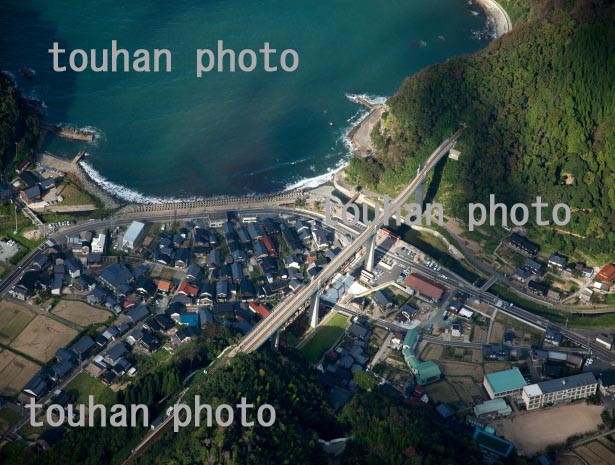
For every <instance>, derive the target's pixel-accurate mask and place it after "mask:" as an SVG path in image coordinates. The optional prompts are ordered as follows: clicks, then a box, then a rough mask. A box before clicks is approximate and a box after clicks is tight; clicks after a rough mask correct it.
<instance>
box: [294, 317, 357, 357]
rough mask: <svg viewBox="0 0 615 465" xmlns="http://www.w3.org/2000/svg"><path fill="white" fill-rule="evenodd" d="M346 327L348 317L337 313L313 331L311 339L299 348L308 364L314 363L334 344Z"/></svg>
mask: <svg viewBox="0 0 615 465" xmlns="http://www.w3.org/2000/svg"><path fill="white" fill-rule="evenodd" d="M347 327H348V317H346V316H344V315H341V314H339V313H337V314H335V315H333V316H332V317H331V318H329V320H328V321H327V322H326V323H325V324H323V325H322V326H319V327H318V328H316V330H315V331H314V334H313V335H312V337H311V338H310V339H309V340H308V341H307V342H306V343H305V345H304V346H303V347H301V349H300V350H301V353H302V354H303V355H305V358H307V359H308V360H309V361H310V363H316V362H318V361H319V360H320V358H321V357H322V356H323V354H324V353H325V352H326V351H327V350H329V349H330V348H331V346H333V344H335V342H336V341H337V340H338V339H339V338H340V337H341V336H342V334H344V331H346V328H347Z"/></svg>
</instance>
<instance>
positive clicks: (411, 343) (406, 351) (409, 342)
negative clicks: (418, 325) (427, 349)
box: [402, 329, 442, 386]
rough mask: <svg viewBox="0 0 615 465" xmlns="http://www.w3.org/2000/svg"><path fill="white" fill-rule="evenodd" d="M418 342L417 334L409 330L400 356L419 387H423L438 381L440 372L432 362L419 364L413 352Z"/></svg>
mask: <svg viewBox="0 0 615 465" xmlns="http://www.w3.org/2000/svg"><path fill="white" fill-rule="evenodd" d="M418 340H419V333H418V332H417V331H415V330H414V329H411V330H409V331H408V332H407V333H406V337H405V338H404V344H403V349H402V354H403V356H404V360H405V361H406V363H407V364H408V366H409V367H410V370H411V371H412V373H413V374H414V376H415V378H416V382H417V383H418V384H420V385H421V386H424V385H425V384H429V383H433V382H435V381H438V380H439V379H440V377H441V376H442V373H441V372H440V367H439V366H438V365H437V364H436V362H434V361H432V360H428V361H426V362H421V361H419V359H418V358H417V357H416V355H415V354H414V351H415V350H416V346H417V345H418Z"/></svg>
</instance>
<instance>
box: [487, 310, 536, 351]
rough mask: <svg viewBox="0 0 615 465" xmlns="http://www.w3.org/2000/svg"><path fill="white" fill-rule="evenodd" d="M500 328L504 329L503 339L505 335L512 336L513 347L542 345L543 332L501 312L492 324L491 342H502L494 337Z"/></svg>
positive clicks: (497, 334)
mask: <svg viewBox="0 0 615 465" xmlns="http://www.w3.org/2000/svg"><path fill="white" fill-rule="evenodd" d="M500 326H502V327H503V328H504V330H503V334H502V337H504V335H505V334H506V333H510V334H512V335H513V340H512V343H513V345H515V346H528V347H529V346H533V345H540V344H541V343H542V339H543V336H544V332H543V331H540V330H538V329H536V328H533V327H531V326H529V325H526V324H524V323H521V322H520V321H518V320H515V319H514V318H510V317H508V316H505V315H503V314H502V313H501V312H500V313H498V316H497V317H496V318H495V322H494V323H493V329H492V332H491V341H492V342H502V339H501V338H500V339H496V337H497V336H499V332H500V331H501V330H500V329H499V327H500Z"/></svg>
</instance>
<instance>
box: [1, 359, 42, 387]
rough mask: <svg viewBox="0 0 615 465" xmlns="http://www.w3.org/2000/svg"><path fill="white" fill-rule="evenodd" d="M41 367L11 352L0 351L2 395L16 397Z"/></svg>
mask: <svg viewBox="0 0 615 465" xmlns="http://www.w3.org/2000/svg"><path fill="white" fill-rule="evenodd" d="M39 369H40V367H39V366H38V365H37V364H36V363H34V362H31V361H30V360H27V359H25V358H23V357H22V356H20V355H17V354H15V353H13V352H11V351H9V350H2V349H0V395H3V396H7V397H10V396H15V395H17V394H19V391H21V390H22V389H23V387H24V386H25V385H26V384H27V382H28V381H30V378H32V377H33V376H34V375H35V374H36V372H37V371H38V370H39Z"/></svg>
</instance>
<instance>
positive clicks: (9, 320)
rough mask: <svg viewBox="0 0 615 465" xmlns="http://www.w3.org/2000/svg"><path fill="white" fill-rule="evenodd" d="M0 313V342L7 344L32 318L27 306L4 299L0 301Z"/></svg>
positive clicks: (32, 315) (32, 314)
mask: <svg viewBox="0 0 615 465" xmlns="http://www.w3.org/2000/svg"><path fill="white" fill-rule="evenodd" d="M0 315H2V318H1V319H0V342H2V343H3V344H7V345H8V344H10V343H11V341H13V339H15V338H16V337H17V336H18V335H19V333H21V332H22V331H23V329H24V328H25V327H26V326H28V324H29V323H30V322H31V321H32V320H33V319H34V313H32V312H31V311H30V310H29V309H28V308H27V307H24V306H22V305H19V304H16V303H13V302H8V301H6V300H2V301H0Z"/></svg>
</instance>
